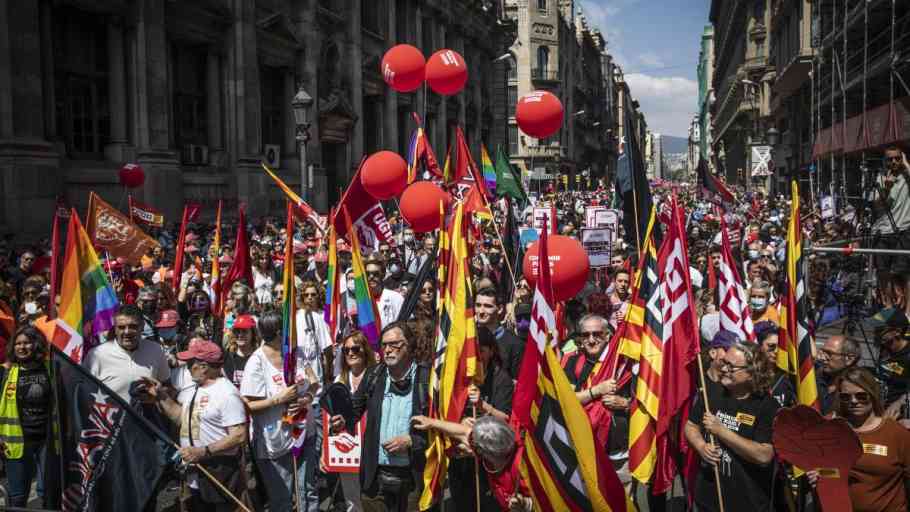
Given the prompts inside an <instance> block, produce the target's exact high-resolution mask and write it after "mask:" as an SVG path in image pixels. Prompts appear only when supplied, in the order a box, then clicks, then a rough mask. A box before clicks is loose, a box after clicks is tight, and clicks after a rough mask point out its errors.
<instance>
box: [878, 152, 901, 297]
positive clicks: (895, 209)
mask: <svg viewBox="0 0 910 512" xmlns="http://www.w3.org/2000/svg"><path fill="white" fill-rule="evenodd" d="M884 165H885V170H884V172H883V173H882V174H881V175H879V176H878V180H877V182H876V189H875V191H874V192H873V194H872V205H873V207H874V209H875V211H876V213H877V215H878V217H877V219H876V220H875V223H874V224H873V225H872V232H873V233H875V234H876V235H877V240H876V243H875V247H876V248H878V249H897V250H910V163H908V162H907V155H906V154H905V153H904V152H903V151H901V150H900V148H897V147H894V146H892V147H889V148H888V149H886V150H885V162H884ZM875 265H876V267H877V268H878V271H879V275H880V276H881V277H880V279H879V284H880V287H881V285H884V286H885V287H887V286H888V285H892V286H894V287H899V288H900V289H901V290H903V291H904V292H906V291H907V284H908V283H907V278H908V274H910V258H908V257H907V256H903V255H890V254H877V255H876V257H875ZM891 293H892V294H893V292H891ZM905 296H906V294H905Z"/></svg>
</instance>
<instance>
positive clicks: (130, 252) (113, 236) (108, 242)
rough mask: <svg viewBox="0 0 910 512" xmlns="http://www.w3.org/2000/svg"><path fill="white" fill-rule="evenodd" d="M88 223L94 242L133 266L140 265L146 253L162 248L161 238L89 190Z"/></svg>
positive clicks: (90, 235) (86, 224) (89, 233)
mask: <svg viewBox="0 0 910 512" xmlns="http://www.w3.org/2000/svg"><path fill="white" fill-rule="evenodd" d="M85 226H86V228H87V230H88V235H89V237H90V239H91V241H92V244H95V245H97V246H98V247H101V248H102V249H104V250H105V251H107V252H108V254H110V256H112V257H114V258H123V259H125V260H126V261H127V262H129V263H130V264H131V265H139V264H140V263H141V261H142V257H143V256H145V255H146V254H148V253H150V252H151V251H152V249H154V248H156V247H158V242H157V241H155V240H154V239H153V238H152V237H150V236H148V235H147V234H145V232H144V231H142V230H141V229H139V228H138V227H137V226H136V225H135V224H133V223H132V222H130V220H129V219H128V218H127V216H126V215H124V214H122V213H120V211H119V210H117V209H116V208H114V207H113V206H111V205H109V204H107V203H106V202H104V200H102V199H101V198H100V197H98V194H96V193H94V192H91V193H89V199H88V214H87V215H86V219H85Z"/></svg>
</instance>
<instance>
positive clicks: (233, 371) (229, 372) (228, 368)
mask: <svg viewBox="0 0 910 512" xmlns="http://www.w3.org/2000/svg"><path fill="white" fill-rule="evenodd" d="M250 355H252V354H250ZM249 358H250V356H242V355H240V354H238V353H236V352H225V353H224V367H223V370H224V376H225V378H227V380H229V381H231V382H232V383H233V384H234V386H235V387H236V388H237V389H240V382H241V381H242V380H243V368H244V367H245V366H246V362H247V360H248V359H249Z"/></svg>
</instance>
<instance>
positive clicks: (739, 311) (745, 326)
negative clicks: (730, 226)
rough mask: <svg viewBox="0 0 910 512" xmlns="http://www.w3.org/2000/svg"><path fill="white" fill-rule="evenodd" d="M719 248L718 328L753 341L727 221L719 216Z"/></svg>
mask: <svg viewBox="0 0 910 512" xmlns="http://www.w3.org/2000/svg"><path fill="white" fill-rule="evenodd" d="M720 248H721V257H720V268H719V269H718V270H719V271H720V272H719V274H718V275H717V287H718V296H719V302H720V304H718V308H717V309H718V311H719V313H720V328H721V329H723V330H726V331H730V332H732V333H733V334H735V335H736V336H737V337H738V338H739V339H741V340H744V341H745V340H748V341H755V329H754V328H753V326H752V315H751V312H750V310H749V302H748V298H747V296H746V290H745V287H744V286H743V282H742V278H741V277H740V275H739V271H738V270H737V267H738V265H737V263H736V260H735V259H733V251H732V250H731V249H730V236H729V234H728V232H727V221H726V220H724V216H723V215H721V216H720Z"/></svg>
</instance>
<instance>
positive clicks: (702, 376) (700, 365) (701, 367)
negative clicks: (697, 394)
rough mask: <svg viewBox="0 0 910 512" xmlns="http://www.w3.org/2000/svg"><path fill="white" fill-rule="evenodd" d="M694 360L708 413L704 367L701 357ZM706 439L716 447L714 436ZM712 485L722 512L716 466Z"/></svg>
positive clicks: (721, 499) (722, 502) (722, 498)
mask: <svg viewBox="0 0 910 512" xmlns="http://www.w3.org/2000/svg"><path fill="white" fill-rule="evenodd" d="M695 359H696V360H698V378H699V380H700V381H701V394H702V399H703V400H704V401H705V412H710V411H711V408H710V406H709V405H708V388H707V387H706V385H705V365H704V363H703V362H702V360H701V356H697V357H696V358H695ZM708 439H710V441H711V444H712V445H715V446H716V442H715V440H714V434H711V433H710V432H709V433H708ZM714 484H715V487H716V489H717V503H718V504H719V505H720V512H724V495H723V492H722V491H721V489H720V468H718V467H717V464H714Z"/></svg>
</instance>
